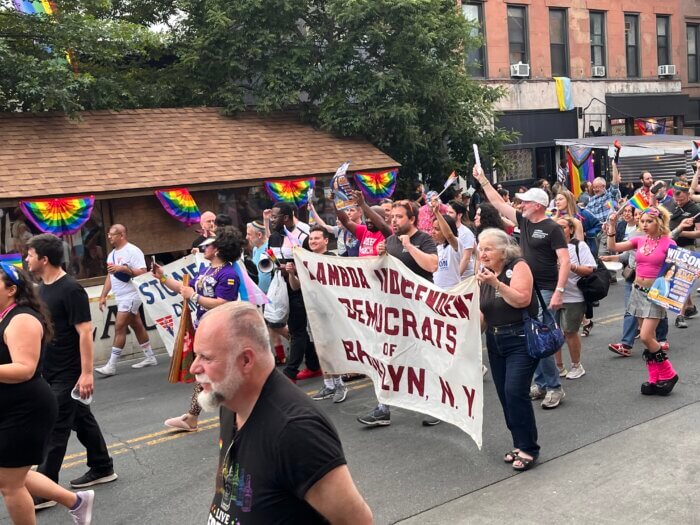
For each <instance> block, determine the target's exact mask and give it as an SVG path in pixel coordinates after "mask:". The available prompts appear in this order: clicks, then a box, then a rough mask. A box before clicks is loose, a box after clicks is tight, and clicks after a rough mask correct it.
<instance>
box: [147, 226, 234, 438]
mask: <svg viewBox="0 0 700 525" xmlns="http://www.w3.org/2000/svg"><path fill="white" fill-rule="evenodd" d="M242 248H243V239H242V238H241V236H240V234H239V233H238V231H237V230H236V229H235V228H233V227H231V226H224V227H222V228H217V230H216V237H210V238H208V239H207V240H205V241H204V242H203V243H201V244H200V245H199V249H200V251H202V252H203V253H204V258H205V259H206V260H207V261H209V263H210V264H209V266H204V265H202V267H201V268H200V270H199V273H198V274H197V275H196V276H195V277H194V279H193V282H194V286H192V287H190V286H183V285H182V282H180V281H177V280H175V279H173V278H172V277H168V276H167V275H165V274H164V273H163V269H162V268H161V267H160V266H158V265H157V264H154V265H153V269H152V272H153V275H155V276H156V277H157V278H158V279H159V280H160V282H161V283H163V285H164V286H166V287H167V288H169V289H170V290H172V291H174V292H177V293H179V294H181V295H182V297H183V300H185V301H192V302H193V303H195V305H196V306H197V309H196V312H195V316H194V319H193V325H194V328H195V330H196V329H197V326H198V325H199V321H200V320H201V318H202V316H203V315H204V314H205V313H207V311H209V310H211V309H213V308H216V307H217V306H219V305H222V304H224V303H225V302H228V301H235V300H236V299H238V290H239V288H240V286H241V280H240V277H239V275H238V272H237V271H236V269H235V268H234V263H235V262H236V261H237V260H238V259H240V257H241V253H242ZM201 391H202V385H200V384H199V383H195V386H194V391H193V392H192V401H191V403H190V409H189V411H188V412H187V413H186V414H183V415H182V416H178V417H172V418H170V419H167V420H166V421H165V423H164V424H165V426H166V427H170V428H176V429H178V430H184V431H186V432H193V431H195V430H197V421H198V419H199V414H200V413H201V411H202V407H201V406H200V405H199V403H198V402H197V396H198V395H199V393H200V392H201Z"/></svg>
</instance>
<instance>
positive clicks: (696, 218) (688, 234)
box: [669, 180, 700, 328]
mask: <svg viewBox="0 0 700 525" xmlns="http://www.w3.org/2000/svg"><path fill="white" fill-rule="evenodd" d="M672 188H673V201H674V206H673V207H672V208H671V210H672V211H671V219H670V221H669V227H670V228H671V231H673V230H675V229H676V228H678V227H679V226H681V222H682V221H683V220H684V219H693V226H691V227H689V228H680V231H679V232H678V233H677V234H674V239H676V244H677V245H678V247H679V248H687V249H688V250H693V249H694V247H695V240H696V239H698V238H700V206H698V205H697V204H696V203H695V202H693V201H692V200H691V199H690V185H689V184H688V183H687V182H683V181H681V180H677V181H676V182H674V183H673V186H672ZM697 313H698V309H697V307H696V306H695V305H694V304H693V301H692V299H691V296H688V300H687V301H686V302H685V304H684V305H683V311H682V312H681V315H679V316H677V317H676V322H675V324H676V327H677V328H688V323H687V322H686V320H685V319H686V317H693V316H695V315H696V314H697Z"/></svg>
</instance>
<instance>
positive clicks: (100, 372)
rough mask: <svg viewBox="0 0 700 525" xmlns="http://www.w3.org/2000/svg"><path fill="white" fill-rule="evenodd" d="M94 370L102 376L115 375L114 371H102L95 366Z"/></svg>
mask: <svg viewBox="0 0 700 525" xmlns="http://www.w3.org/2000/svg"><path fill="white" fill-rule="evenodd" d="M95 372H97V373H98V374H100V375H101V376H104V377H111V376H115V375H117V373H116V372H102V371H100V370H98V369H97V368H95Z"/></svg>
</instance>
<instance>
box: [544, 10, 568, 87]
mask: <svg viewBox="0 0 700 525" xmlns="http://www.w3.org/2000/svg"><path fill="white" fill-rule="evenodd" d="M549 52H550V56H551V60H552V76H553V77H568V76H569V45H568V38H567V24H566V9H550V10H549Z"/></svg>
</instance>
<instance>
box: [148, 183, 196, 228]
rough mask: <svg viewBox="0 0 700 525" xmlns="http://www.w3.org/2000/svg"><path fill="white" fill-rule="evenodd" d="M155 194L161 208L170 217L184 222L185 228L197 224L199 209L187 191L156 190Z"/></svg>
mask: <svg viewBox="0 0 700 525" xmlns="http://www.w3.org/2000/svg"><path fill="white" fill-rule="evenodd" d="M155 193H156V197H158V200H159V201H160V203H161V204H162V205H163V208H165V211H167V212H168V214H169V215H170V216H171V217H174V218H176V219H177V220H178V221H180V222H184V223H185V224H186V225H187V226H189V225H191V224H196V223H198V222H199V219H200V217H201V214H200V213H199V208H198V207H197V203H196V202H194V199H193V198H192V195H190V192H189V191H187V189H185V188H175V189H172V190H156V192H155Z"/></svg>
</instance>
